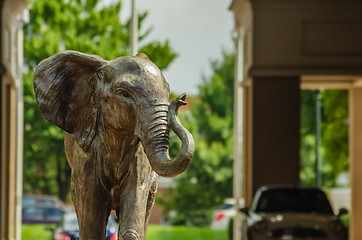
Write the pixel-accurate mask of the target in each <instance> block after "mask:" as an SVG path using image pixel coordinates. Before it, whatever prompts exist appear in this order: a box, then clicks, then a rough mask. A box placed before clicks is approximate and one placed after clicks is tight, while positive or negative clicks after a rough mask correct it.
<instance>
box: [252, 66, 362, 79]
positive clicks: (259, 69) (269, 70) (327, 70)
mask: <svg viewBox="0 0 362 240" xmlns="http://www.w3.org/2000/svg"><path fill="white" fill-rule="evenodd" d="M249 74H250V76H252V77H266V76H268V77H273V76H276V77H277V76H301V75H326V74H327V75H362V68H361V66H267V67H265V66H264V67H263V66H255V65H254V66H253V67H252V68H251V69H250V71H249Z"/></svg>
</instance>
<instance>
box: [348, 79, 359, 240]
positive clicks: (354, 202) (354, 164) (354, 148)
mask: <svg viewBox="0 0 362 240" xmlns="http://www.w3.org/2000/svg"><path fill="white" fill-rule="evenodd" d="M361 171H362V81H361V82H356V83H355V84H354V87H353V88H351V91H350V175H351V213H350V240H360V239H362V191H361V187H362V174H361Z"/></svg>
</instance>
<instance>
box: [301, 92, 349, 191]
mask: <svg viewBox="0 0 362 240" xmlns="http://www.w3.org/2000/svg"><path fill="white" fill-rule="evenodd" d="M319 94H320V98H321V148H320V151H321V153H320V156H321V174H322V187H324V188H331V187H340V186H338V183H337V181H336V180H337V178H338V176H339V175H340V174H341V173H342V172H348V169H349V149H348V128H349V127H348V109H349V108H348V90H334V89H329V90H324V91H321V92H320V93H319ZM315 101H316V99H315V92H314V91H311V90H303V91H302V114H301V115H302V121H301V136H302V141H301V175H300V177H301V183H302V185H305V186H314V185H315V165H314V163H315V159H316V157H315V150H316V145H315V144H316V137H315V132H316V129H315V127H316V122H315V121H316V120H315V119H316V117H315V114H316V107H315V105H316V104H315Z"/></svg>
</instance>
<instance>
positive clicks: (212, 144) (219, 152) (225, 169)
mask: <svg viewBox="0 0 362 240" xmlns="http://www.w3.org/2000/svg"><path fill="white" fill-rule="evenodd" d="M211 67H212V70H213V74H212V76H210V77H209V78H206V77H204V78H203V83H202V84H201V85H200V86H199V92H200V96H199V97H195V98H191V99H190V100H189V101H190V106H191V112H184V113H183V114H180V115H182V119H181V121H182V123H183V124H184V125H185V127H186V128H187V129H189V130H190V132H191V133H192V135H193V136H194V139H195V145H196V146H195V147H196V148H195V153H194V156H193V159H192V162H191V164H190V165H189V167H188V168H187V170H186V171H185V172H184V173H183V174H181V175H179V176H178V177H177V178H176V182H177V188H176V189H169V192H168V193H167V194H166V197H165V198H166V199H167V201H163V199H161V200H159V201H161V203H163V204H164V205H165V206H166V211H171V210H174V211H175V212H176V213H177V216H176V218H175V219H174V220H175V221H177V222H180V223H186V224H190V225H205V224H208V223H209V220H210V217H211V209H212V208H214V207H215V206H218V205H220V204H221V203H222V201H223V199H224V198H225V197H231V196H232V179H233V168H232V164H233V96H234V88H233V87H234V54H230V53H225V52H224V53H223V58H222V60H221V61H218V60H215V61H212V62H211ZM170 149H171V150H173V149H177V148H176V147H175V148H170ZM173 154H175V153H173Z"/></svg>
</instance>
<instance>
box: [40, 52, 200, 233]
mask: <svg viewBox="0 0 362 240" xmlns="http://www.w3.org/2000/svg"><path fill="white" fill-rule="evenodd" d="M34 91H35V95H36V100H37V103H38V105H39V108H40V110H41V112H42V113H43V115H44V117H45V119H47V120H48V121H49V122H51V123H53V124H55V125H56V126H58V127H59V128H61V129H63V130H64V131H65V132H66V134H65V139H64V148H65V153H66V157H67V160H68V163H69V165H70V167H71V169H72V173H71V195H72V201H73V203H74V206H75V210H76V213H77V217H78V223H79V229H80V231H79V234H80V238H79V239H80V240H89V239H93V240H101V239H105V231H106V225H107V221H108V216H109V215H110V212H111V210H115V211H116V213H117V216H118V219H119V222H120V226H119V235H118V239H119V240H122V239H124V240H131V239H132V240H141V239H145V235H146V228H147V222H148V218H149V216H150V212H151V209H152V207H153V204H154V199H155V194H156V191H157V187H158V175H161V176H165V177H173V176H176V175H178V174H180V173H182V172H183V171H185V169H186V168H187V166H188V165H189V163H190V160H191V158H192V156H193V153H194V145H195V144H194V140H193V137H192V135H191V134H190V132H189V131H188V130H187V129H185V128H184V127H183V126H182V125H181V123H180V121H179V118H178V108H179V107H180V106H181V105H185V104H186V102H185V98H186V95H185V94H182V95H181V96H179V97H178V98H177V99H175V100H174V101H172V102H171V103H169V91H170V90H169V85H168V83H167V82H166V80H165V78H164V77H163V75H162V73H161V71H160V70H159V69H158V68H157V66H156V65H155V64H154V63H153V62H152V61H151V60H150V59H149V58H148V57H147V56H146V55H145V54H143V53H140V54H137V55H136V56H133V57H130V56H124V57H119V58H116V59H113V60H111V61H106V60H104V59H103V58H101V57H99V56H96V55H88V54H84V53H80V52H76V51H63V52H60V53H57V54H55V55H53V56H51V57H49V58H47V59H45V60H43V61H42V62H40V63H39V65H38V66H37V67H36V69H35V74H34ZM170 129H172V130H173V131H174V132H175V134H176V135H177V136H178V137H179V138H180V140H181V142H182V147H181V149H180V150H179V153H178V154H177V155H176V156H175V157H174V158H172V159H171V158H170V156H169V152H168V149H169V132H170Z"/></svg>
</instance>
